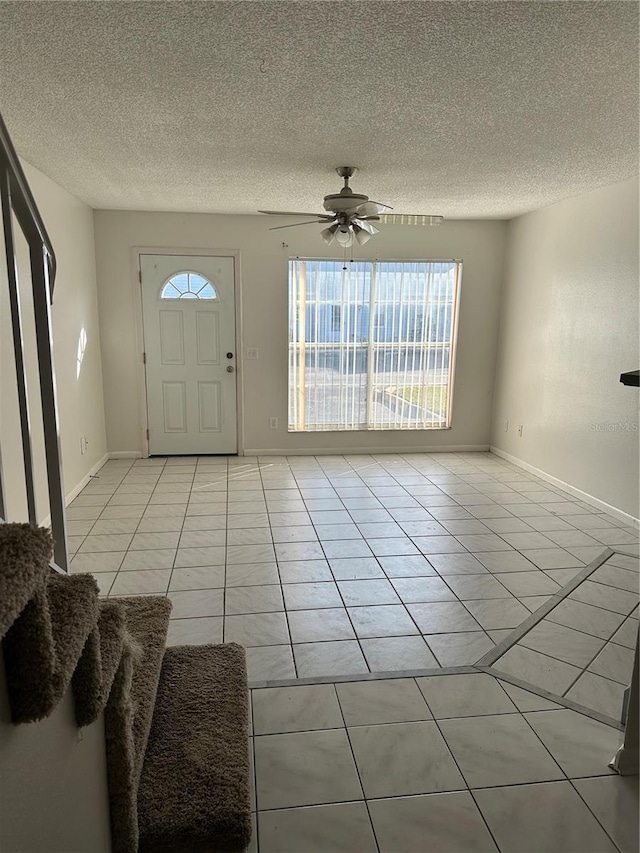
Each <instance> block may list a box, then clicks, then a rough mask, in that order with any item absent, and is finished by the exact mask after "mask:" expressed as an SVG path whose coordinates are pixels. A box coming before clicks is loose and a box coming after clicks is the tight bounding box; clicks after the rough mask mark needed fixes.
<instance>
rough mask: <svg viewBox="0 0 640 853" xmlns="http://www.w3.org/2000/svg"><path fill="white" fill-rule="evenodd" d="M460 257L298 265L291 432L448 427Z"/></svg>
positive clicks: (293, 289) (292, 305)
mask: <svg viewBox="0 0 640 853" xmlns="http://www.w3.org/2000/svg"><path fill="white" fill-rule="evenodd" d="M461 269H462V263H461V262H459V261H352V262H350V263H347V264H346V269H345V264H344V262H343V261H341V260H328V261H327V260H314V259H295V260H291V261H290V262H289V430H290V431H296V432H298V431H303V432H304V431H307V432H313V431H319V430H360V429H386V430H391V429H446V428H447V427H448V426H449V425H450V417H451V415H450V412H451V388H452V380H453V370H452V367H453V355H454V352H453V349H454V341H455V328H456V313H457V305H458V293H459V286H460V275H461Z"/></svg>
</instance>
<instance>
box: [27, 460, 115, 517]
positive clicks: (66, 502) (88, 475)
mask: <svg viewBox="0 0 640 853" xmlns="http://www.w3.org/2000/svg"><path fill="white" fill-rule="evenodd" d="M108 459H109V454H108V453H105V454H104V456H102V457H101V458H100V459H99V460H98V461H97V462H96V463H95V465H92V466H91V468H90V469H89V470H88V471H87V473H86V474H85V475H84V477H83V478H82V479H81V480H80V482H79V483H78V484H77V485H75V486H74V487H73V488H72V489H71V491H70V492H67V494H66V495H65V496H64V505H65V507H67V506H69V504H70V503H71V501H73V500H75V499H76V498H77V497H78V495H79V494H80V492H81V491H82V490H83V489H84V487H85V486H86V485H87V484H88V483H89V481H90V480H91V478H92V477H93V476H94V474H97V473H98V471H99V470H100V469H101V468H102V466H103V465H104V463H105V462H107V461H108ZM39 524H40V526H41V527H49V525H50V524H51V515H48V516H47V517H46V518H43V520H42V521H40V522H39Z"/></svg>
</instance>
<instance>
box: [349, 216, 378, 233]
mask: <svg viewBox="0 0 640 853" xmlns="http://www.w3.org/2000/svg"><path fill="white" fill-rule="evenodd" d="M353 227H354V229H357V228H360V229H361V230H363V231H366V232H367V234H375V232H376V230H377V229H376V228H374V227H373V225H372V224H371V223H370V222H368V221H367V220H366V219H356V220H355V222H354V223H353Z"/></svg>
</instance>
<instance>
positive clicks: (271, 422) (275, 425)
mask: <svg viewBox="0 0 640 853" xmlns="http://www.w3.org/2000/svg"><path fill="white" fill-rule="evenodd" d="M269 429H278V419H277V418H269Z"/></svg>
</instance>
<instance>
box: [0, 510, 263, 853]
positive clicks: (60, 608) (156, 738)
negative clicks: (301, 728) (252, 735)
mask: <svg viewBox="0 0 640 853" xmlns="http://www.w3.org/2000/svg"><path fill="white" fill-rule="evenodd" d="M52 544H53V543H52V541H51V536H50V534H49V532H48V531H46V530H43V529H42V528H37V527H33V526H31V525H29V524H0V639H2V647H3V656H4V660H5V668H6V678H7V689H8V694H9V702H10V706H11V713H12V718H13V720H14V722H16V723H18V722H33V721H36V720H40V719H43V718H44V717H47V716H49V714H51V712H52V711H53V709H54V708H55V707H56V705H57V704H58V703H59V702H60V700H61V699H62V697H63V695H64V693H65V692H66V690H67V689H68V687H69V685H72V687H73V691H74V698H75V710H76V721H77V723H78V725H79V726H83V725H89V724H90V723H92V722H94V721H95V720H96V719H97V718H98V716H99V715H100V713H102V712H103V711H104V722H105V737H106V752H107V771H108V781H109V798H110V810H111V826H112V847H113V851H114V853H136V851H138V849H140V850H144V851H147V850H148V851H157V852H158V853H160V851H166V853H179V851H180V853H181V851H184V853H187V851H189V853H196V851H203V853H204V851H205V850H206V851H210V853H213V851H220V853H222V851H229V853H232V851H237V850H243V849H244V847H245V846H246V845H247V844H248V842H249V839H250V834H251V829H250V807H249V766H248V754H247V746H248V724H247V697H248V691H247V677H246V669H245V660H244V650H243V649H242V648H241V647H240V646H235V645H221V646H193V647H192V646H186V647H178V648H174V649H167V650H165V643H166V636H167V630H168V625H169V616H170V612H171V602H170V601H169V600H168V599H167V598H163V597H159V596H155V597H148V596H145V597H132V598H123V599H110V600H109V601H99V599H98V587H97V584H96V581H95V578H93V577H92V576H91V575H74V576H72V577H69V576H65V575H60V574H58V573H56V572H54V571H53V570H52V569H51V568H50V567H49V560H50V558H51V553H52ZM161 673H162V675H161ZM159 684H160V687H159V686H158V685H159ZM152 720H153V728H152ZM150 730H151V736H150V734H149V733H150ZM143 765H144V771H143ZM141 777H142V778H141ZM159 781H161V782H162V784H161V785H160V786H159V784H158V783H159ZM176 803H180V808H179V809H178V810H176V807H175V804H176ZM154 804H155V805H154ZM138 811H139V812H140V814H138ZM139 827H141V828H142V841H141V842H140V845H139V837H138V836H139Z"/></svg>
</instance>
